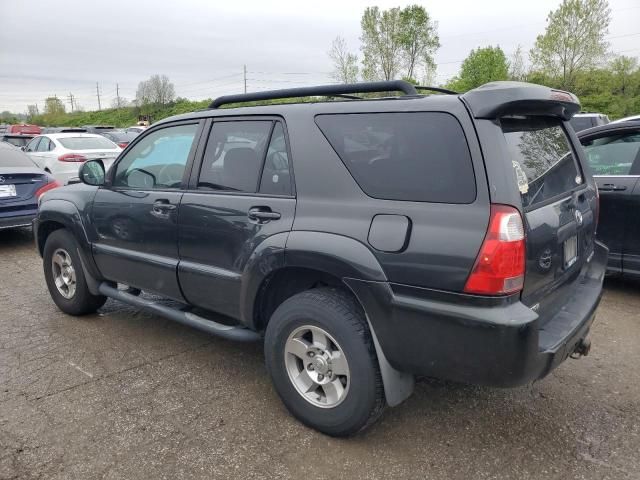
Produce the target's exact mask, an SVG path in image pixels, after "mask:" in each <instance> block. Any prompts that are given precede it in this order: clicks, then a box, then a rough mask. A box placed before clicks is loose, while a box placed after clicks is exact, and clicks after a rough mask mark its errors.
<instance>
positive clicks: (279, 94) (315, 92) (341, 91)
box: [209, 80, 418, 108]
mask: <svg viewBox="0 0 640 480" xmlns="http://www.w3.org/2000/svg"><path fill="white" fill-rule="evenodd" d="M394 91H398V92H403V93H404V94H405V95H418V91H417V90H416V89H415V87H414V86H413V85H411V84H410V83H409V82H405V81H404V80H391V81H387V82H362V83H345V84H341V85H321V86H317V87H300V88H286V89H283V90H270V91H266V92H253V93H242V94H238V95H224V96H222V97H218V98H216V99H215V100H214V101H213V102H211V104H210V105H209V108H218V107H221V106H222V105H228V104H229V103H242V102H254V101H259V100H277V99H281V98H299V97H319V96H322V97H331V96H333V97H336V96H338V95H348V94H353V93H380V92H394Z"/></svg>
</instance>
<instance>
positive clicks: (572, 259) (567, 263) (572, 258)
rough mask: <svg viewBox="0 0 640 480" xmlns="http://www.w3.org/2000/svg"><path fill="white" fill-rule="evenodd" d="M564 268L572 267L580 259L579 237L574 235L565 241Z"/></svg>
mask: <svg viewBox="0 0 640 480" xmlns="http://www.w3.org/2000/svg"><path fill="white" fill-rule="evenodd" d="M563 249H564V268H569V267H571V266H572V265H573V264H574V263H576V260H577V259H578V237H577V236H576V235H573V236H572V237H569V238H567V239H566V240H565V241H564V246H563Z"/></svg>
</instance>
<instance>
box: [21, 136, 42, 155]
mask: <svg viewBox="0 0 640 480" xmlns="http://www.w3.org/2000/svg"><path fill="white" fill-rule="evenodd" d="M40 140H42V137H36V138H34V139H33V140H31V141H30V142H29V143H28V144H27V148H25V149H24V150H25V152H35V151H36V148H38V143H40Z"/></svg>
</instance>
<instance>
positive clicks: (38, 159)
mask: <svg viewBox="0 0 640 480" xmlns="http://www.w3.org/2000/svg"><path fill="white" fill-rule="evenodd" d="M24 151H25V152H26V153H27V155H29V157H30V158H31V159H32V160H33V161H34V162H35V163H36V165H38V166H39V167H40V168H42V169H44V170H45V171H47V172H49V173H51V174H52V175H53V176H54V177H55V178H56V180H58V181H59V182H61V183H62V184H63V185H66V184H67V182H68V180H69V179H70V178H72V177H77V176H78V168H79V167H80V165H81V164H82V163H83V162H85V161H87V160H96V159H98V160H102V162H103V163H104V166H105V168H109V167H110V166H111V164H112V163H113V161H114V160H115V158H116V157H117V156H118V155H119V154H120V152H121V151H122V149H121V148H120V147H118V145H116V144H115V143H113V142H112V141H111V140H109V139H108V138H105V137H103V136H102V135H97V134H93V133H50V134H47V135H41V136H38V137H35V138H34V139H33V140H31V141H30V142H29V143H28V144H27V146H26V147H25V148H24Z"/></svg>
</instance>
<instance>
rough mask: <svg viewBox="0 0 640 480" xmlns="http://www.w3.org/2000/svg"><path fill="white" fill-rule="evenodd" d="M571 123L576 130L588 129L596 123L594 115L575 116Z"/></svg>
mask: <svg viewBox="0 0 640 480" xmlns="http://www.w3.org/2000/svg"><path fill="white" fill-rule="evenodd" d="M570 123H571V126H572V127H573V129H574V130H575V131H576V132H579V131H580V130H586V129H587V128H591V127H593V126H595V125H596V122H595V119H594V118H592V117H573V118H572V119H571V120H570Z"/></svg>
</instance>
